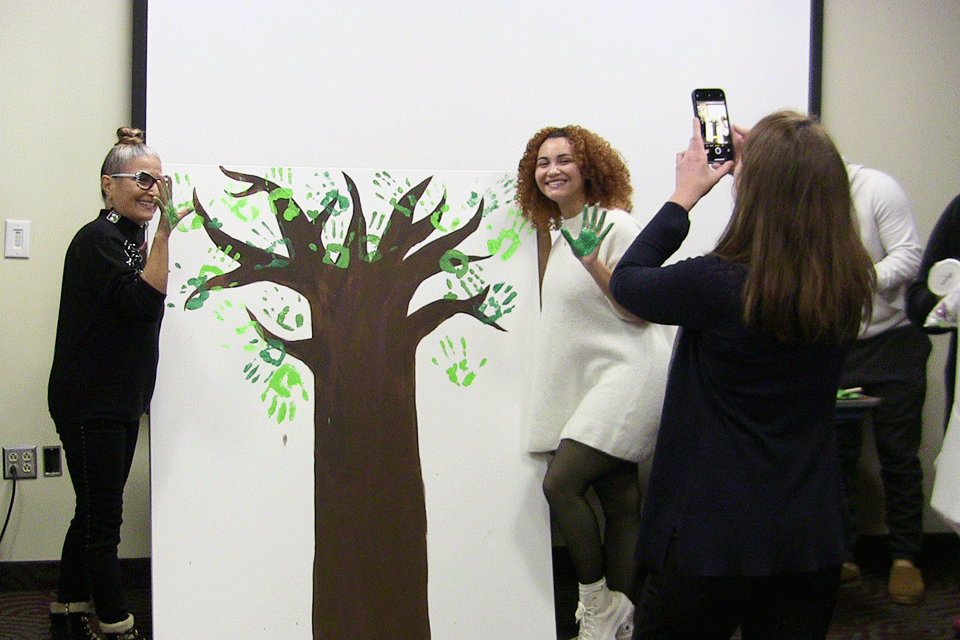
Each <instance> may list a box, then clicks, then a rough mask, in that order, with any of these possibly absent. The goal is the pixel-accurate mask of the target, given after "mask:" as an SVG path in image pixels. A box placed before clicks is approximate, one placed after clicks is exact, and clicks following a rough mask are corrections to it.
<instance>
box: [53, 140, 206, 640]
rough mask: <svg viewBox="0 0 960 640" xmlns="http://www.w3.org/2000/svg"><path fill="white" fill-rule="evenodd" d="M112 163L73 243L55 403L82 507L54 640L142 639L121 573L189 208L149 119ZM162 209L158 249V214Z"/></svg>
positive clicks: (64, 569) (71, 539) (69, 541)
mask: <svg viewBox="0 0 960 640" xmlns="http://www.w3.org/2000/svg"><path fill="white" fill-rule="evenodd" d="M117 136H118V138H119V141H118V142H117V144H116V145H114V147H113V148H112V149H111V150H110V152H109V153H108V154H107V157H106V159H105V160H104V162H103V166H102V168H101V170H100V193H101V196H102V197H103V202H104V208H103V209H102V210H101V211H100V213H99V214H98V215H97V218H96V219H95V220H93V221H92V222H89V223H87V224H86V225H84V227H83V228H81V229H80V231H78V232H77V234H76V236H75V237H74V239H73V241H72V242H71V243H70V247H69V248H68V249H67V255H66V259H65V261H64V267H63V285H62V288H61V292H60V312H59V318H58V321H57V337H56V343H55V347H54V355H53V366H52V369H51V372H50V382H49V387H48V403H49V407H50V415H51V416H52V417H53V421H54V423H55V424H56V428H57V433H58V434H59V435H60V439H61V442H62V443H63V451H64V455H65V456H66V460H67V469H68V471H69V473H70V480H71V482H72V483H73V488H74V492H75V493H76V510H75V514H74V517H73V520H72V521H71V522H70V526H69V528H68V530H67V534H66V538H65V539H64V543H63V554H62V557H61V562H60V585H59V590H58V596H57V601H56V602H54V603H52V604H51V605H50V635H51V639H52V640H67V639H69V640H81V639H82V640H94V639H97V638H99V637H100V636H99V635H98V634H97V632H96V631H95V630H94V629H93V627H92V621H91V618H90V614H91V613H93V612H95V613H96V616H97V619H98V620H99V627H100V631H101V632H102V633H103V634H104V635H105V636H106V638H107V639H108V640H139V639H140V638H143V636H142V635H141V634H140V633H139V632H138V631H137V628H136V626H135V624H134V619H133V616H132V615H131V614H130V612H129V611H128V609H127V605H126V602H125V600H124V595H123V589H122V585H121V581H120V563H119V559H118V557H117V547H118V545H119V543H120V524H121V522H122V516H123V488H124V485H125V484H126V480H127V476H128V474H129V472H130V465H131V463H132V461H133V454H134V451H135V449H136V444H137V433H138V431H139V425H140V418H141V416H142V415H143V414H144V413H145V412H146V411H147V409H148V407H149V404H150V399H151V397H152V395H153V388H154V382H155V380H156V374H157V359H158V355H159V350H158V344H159V334H160V320H161V318H162V317H163V309H164V298H165V295H166V291H167V272H168V260H169V258H168V243H169V240H170V232H171V230H172V229H173V227H175V226H176V224H177V222H179V221H180V219H181V218H182V217H183V216H185V215H186V214H187V213H188V212H189V210H188V209H184V210H182V211H176V210H175V208H174V207H173V206H172V204H171V203H170V180H169V178H168V177H167V176H164V175H163V170H162V167H161V164H160V157H159V156H158V155H157V153H156V152H155V151H153V150H152V149H151V148H150V147H148V146H146V145H145V144H144V141H143V133H142V132H141V131H139V130H138V129H131V128H128V127H122V128H120V129H119V130H118V131H117ZM158 208H159V210H160V211H161V212H162V213H161V215H160V216H159V223H158V224H157V229H156V232H155V233H154V235H153V241H152V243H151V246H150V249H149V252H148V251H147V242H146V230H147V225H148V224H149V223H150V221H151V220H152V219H153V218H154V216H155V214H156V213H157V211H158Z"/></svg>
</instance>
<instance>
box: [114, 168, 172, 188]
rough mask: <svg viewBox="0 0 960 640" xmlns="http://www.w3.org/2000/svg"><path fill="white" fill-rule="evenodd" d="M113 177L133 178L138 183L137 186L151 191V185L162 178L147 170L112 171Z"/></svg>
mask: <svg viewBox="0 0 960 640" xmlns="http://www.w3.org/2000/svg"><path fill="white" fill-rule="evenodd" d="M110 177H111V178H133V180H134V182H136V183H137V186H138V187H140V188H141V189H143V190H144V191H149V190H150V187H152V186H153V185H155V184H156V183H157V182H159V181H160V180H161V179H162V178H155V177H154V176H153V175H151V174H149V173H147V172H146V171H138V172H136V173H111V174H110Z"/></svg>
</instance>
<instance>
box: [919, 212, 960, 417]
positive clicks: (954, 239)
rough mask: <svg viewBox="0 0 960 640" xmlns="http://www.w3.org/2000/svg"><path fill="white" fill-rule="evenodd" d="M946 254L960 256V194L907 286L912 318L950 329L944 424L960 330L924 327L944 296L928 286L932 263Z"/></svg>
mask: <svg viewBox="0 0 960 640" xmlns="http://www.w3.org/2000/svg"><path fill="white" fill-rule="evenodd" d="M945 258H957V259H960V195H958V196H957V197H956V198H954V199H953V200H952V201H951V202H950V204H949V205H947V208H946V209H945V210H944V212H943V213H942V214H941V215H940V219H939V220H937V224H936V226H934V228H933V231H932V232H931V233H930V239H929V240H928V241H927V248H926V250H925V251H924V252H923V260H922V261H921V262H920V270H919V272H918V273H917V277H916V279H915V280H914V281H913V283H912V284H911V285H910V287H909V288H908V289H907V316H908V317H909V318H910V321H911V322H913V323H914V324H915V325H916V326H918V327H920V328H921V329H923V330H924V331H926V332H927V333H946V332H948V331H949V332H950V351H949V353H948V356H947V364H946V368H945V370H944V381H945V383H946V399H947V410H946V413H945V414H944V415H945V421H944V425H946V422H947V421H949V420H950V409H951V408H952V407H953V396H954V384H955V383H956V367H957V330H956V329H941V328H936V327H934V328H931V327H924V326H923V325H924V322H926V320H927V316H928V315H929V314H930V312H931V311H933V308H934V307H935V306H936V305H937V302H938V301H939V300H940V298H939V297H938V296H936V295H934V294H933V293H932V292H931V291H930V289H928V288H927V276H928V275H930V267H932V266H933V265H935V264H936V263H938V262H940V261H941V260H943V259H945Z"/></svg>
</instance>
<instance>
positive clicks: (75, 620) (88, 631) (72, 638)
mask: <svg viewBox="0 0 960 640" xmlns="http://www.w3.org/2000/svg"><path fill="white" fill-rule="evenodd" d="M91 609H92V607H91V606H90V603H89V602H52V603H50V640H100V636H98V635H97V632H96V631H94V630H93V623H92V622H91V620H90V614H89V612H90V610H91Z"/></svg>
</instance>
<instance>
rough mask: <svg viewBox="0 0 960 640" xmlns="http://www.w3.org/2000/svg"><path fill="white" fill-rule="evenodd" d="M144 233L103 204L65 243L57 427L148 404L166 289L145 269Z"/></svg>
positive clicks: (53, 402)
mask: <svg viewBox="0 0 960 640" xmlns="http://www.w3.org/2000/svg"><path fill="white" fill-rule="evenodd" d="M144 241H145V231H144V229H143V228H141V227H139V226H138V225H136V224H135V223H133V222H131V221H130V220H128V219H127V218H124V217H122V216H118V215H117V214H115V213H112V212H111V211H109V210H102V211H100V215H99V216H98V217H97V219H96V220H94V221H93V222H90V223H88V224H86V225H85V226H84V227H83V228H81V229H80V231H78V232H77V235H76V236H75V237H74V239H73V241H72V242H71V243H70V247H69V248H68V249H67V255H66V259H65V260H64V265H63V284H62V287H61V290H60V314H59V317H58V320H57V339H56V344H55V346H54V353H53V366H52V369H51V371H50V383H49V387H48V395H47V399H48V403H49V407H50V415H51V416H53V419H54V422H56V423H57V425H58V428H59V426H60V425H61V424H66V423H72V422H80V421H83V420H88V419H91V418H97V419H114V420H126V421H129V420H137V419H139V418H140V416H141V415H143V413H144V412H145V411H146V410H147V407H148V406H149V404H150V398H151V397H152V395H153V387H154V383H155V381H156V375H157V357H158V342H159V334H160V320H161V318H162V317H163V308H164V298H165V296H164V295H163V294H162V293H160V292H159V291H157V290H156V289H154V288H153V287H151V286H150V285H149V284H147V283H146V282H145V281H144V280H143V279H142V278H141V277H140V272H141V271H142V270H143V266H144V256H143V255H142V254H141V252H140V247H142V246H143V245H144Z"/></svg>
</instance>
